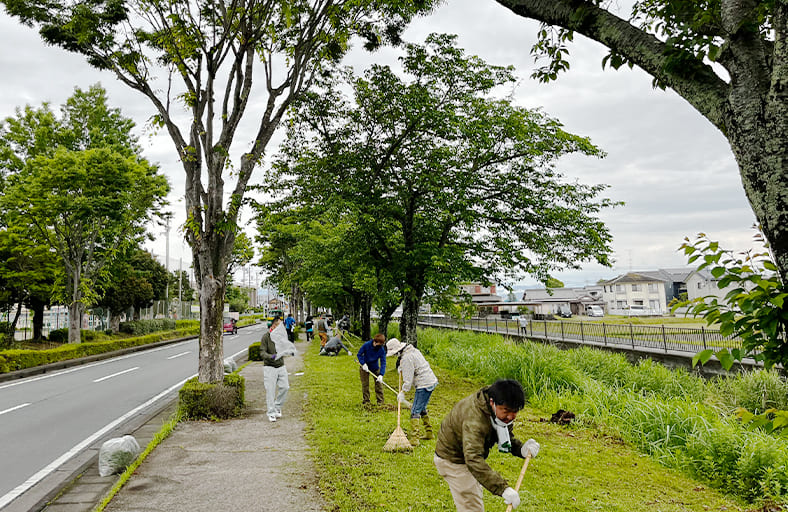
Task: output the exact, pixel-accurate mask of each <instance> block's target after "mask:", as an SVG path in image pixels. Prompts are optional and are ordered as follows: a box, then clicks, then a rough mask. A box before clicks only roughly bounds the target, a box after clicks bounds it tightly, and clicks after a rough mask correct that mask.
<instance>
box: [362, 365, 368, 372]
mask: <svg viewBox="0 0 788 512" xmlns="http://www.w3.org/2000/svg"><path fill="white" fill-rule="evenodd" d="M361 369H362V370H364V371H365V372H367V373H369V366H367V363H364V364H362V365H361Z"/></svg>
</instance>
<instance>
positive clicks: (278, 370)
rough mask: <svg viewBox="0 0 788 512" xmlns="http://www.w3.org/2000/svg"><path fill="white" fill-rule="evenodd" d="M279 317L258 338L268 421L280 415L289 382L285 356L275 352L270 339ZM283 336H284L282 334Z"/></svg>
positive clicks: (274, 345) (274, 419) (272, 341)
mask: <svg viewBox="0 0 788 512" xmlns="http://www.w3.org/2000/svg"><path fill="white" fill-rule="evenodd" d="M280 322H281V319H280V318H279V317H276V318H274V321H273V323H272V324H271V327H270V329H268V331H267V332H266V333H265V334H263V337H262V339H261V340H260V356H261V357H262V358H263V385H264V386H265V401H266V405H267V411H266V412H267V414H268V421H271V422H274V421H276V420H277V419H278V418H281V417H282V405H283V404H284V403H285V399H286V398H287V391H288V390H289V389H290V382H289V381H288V379H287V367H285V358H284V357H283V356H280V355H278V354H277V353H276V344H275V343H274V340H272V339H271V333H272V332H273V331H274V329H276V328H277V327H278V326H279V323H280ZM283 337H284V336H283Z"/></svg>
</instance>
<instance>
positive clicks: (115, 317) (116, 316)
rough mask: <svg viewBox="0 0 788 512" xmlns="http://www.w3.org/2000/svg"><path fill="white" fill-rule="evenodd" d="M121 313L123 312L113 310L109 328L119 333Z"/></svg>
mask: <svg viewBox="0 0 788 512" xmlns="http://www.w3.org/2000/svg"><path fill="white" fill-rule="evenodd" d="M120 315H121V313H115V312H114V311H112V312H111V314H110V316H109V328H110V330H112V332H114V333H115V334H117V333H118V332H119V331H120Z"/></svg>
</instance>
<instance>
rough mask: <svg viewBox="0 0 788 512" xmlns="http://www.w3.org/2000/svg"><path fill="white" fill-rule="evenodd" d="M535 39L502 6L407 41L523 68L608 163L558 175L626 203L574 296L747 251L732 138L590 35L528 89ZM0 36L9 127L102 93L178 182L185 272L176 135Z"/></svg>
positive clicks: (31, 34) (81, 73) (63, 66)
mask: <svg viewBox="0 0 788 512" xmlns="http://www.w3.org/2000/svg"><path fill="white" fill-rule="evenodd" d="M537 28H538V24H537V23H535V22H533V21H529V20H526V19H524V18H521V17H518V16H516V15H514V14H512V13H511V12H510V11H508V10H506V9H504V8H502V7H500V6H499V5H498V4H497V3H495V2H493V1H492V0H449V1H447V2H445V3H444V4H443V5H442V7H441V8H440V9H438V10H437V11H436V12H435V13H434V14H433V15H431V16H429V17H426V18H420V19H418V20H416V21H415V22H414V23H412V24H411V26H410V28H409V29H408V31H407V32H406V35H405V38H406V40H409V41H413V42H422V41H423V40H424V38H425V36H426V35H427V34H429V33H430V32H445V33H452V34H457V35H458V36H459V39H458V44H459V46H460V47H462V48H464V49H465V50H466V52H468V53H469V54H475V55H478V56H480V57H481V58H483V59H484V60H486V61H487V62H489V63H491V64H497V65H513V66H514V67H515V68H516V69H517V71H518V73H519V75H520V76H521V77H522V82H521V84H520V86H519V87H518V89H517V91H516V94H515V98H516V99H515V101H516V103H518V104H519V105H522V106H526V107H529V108H541V109H542V110H544V111H545V112H546V113H547V114H549V115H550V116H552V117H555V118H557V119H559V120H560V121H561V122H562V123H563V124H564V126H565V129H566V130H567V131H569V132H572V133H575V134H578V135H583V136H587V137H590V138H591V140H592V142H593V143H594V144H596V145H597V146H599V147H601V148H602V149H603V150H604V151H605V152H606V153H607V157H606V158H604V159H601V160H597V159H591V158H570V159H566V160H564V161H562V162H561V165H560V168H561V170H562V172H563V173H564V174H565V175H566V176H567V177H568V178H569V179H577V180H579V181H581V182H583V183H589V184H591V183H605V184H608V185H610V188H609V189H608V190H607V196H608V197H610V198H612V199H614V200H617V201H624V202H625V203H626V205H625V206H622V207H619V208H616V209H614V210H611V211H608V212H606V213H605V214H603V220H604V221H605V222H606V224H607V226H608V227H609V229H610V231H611V233H612V234H613V237H614V242H613V249H614V251H615V254H614V259H615V261H616V263H615V266H614V268H612V269H610V268H604V267H600V266H598V265H593V264H589V265H586V266H585V267H584V269H583V270H582V271H579V272H578V271H572V272H566V273H561V274H557V275H556V277H558V278H559V279H561V280H563V281H564V282H565V283H566V284H567V285H568V286H582V285H584V284H592V283H595V282H596V281H597V280H598V279H600V278H605V279H609V278H613V277H615V276H616V275H618V274H621V273H624V272H627V271H629V270H651V269H656V268H673V267H683V266H686V258H685V257H684V256H683V255H682V254H680V253H679V252H677V249H678V247H679V245H681V243H682V241H683V239H684V237H685V236H689V237H690V238H693V237H694V236H695V235H696V234H697V233H699V232H705V233H707V234H708V235H709V236H710V237H712V238H714V239H717V240H720V241H721V242H722V243H723V246H726V247H730V248H733V249H736V250H744V249H747V248H749V247H750V246H751V242H752V236H753V234H754V231H753V230H752V229H751V226H752V225H753V223H754V222H755V218H754V215H753V214H752V210H751V209H750V207H749V204H748V202H747V200H746V198H745V196H744V191H743V189H742V185H741V180H740V178H739V174H738V168H737V166H736V163H735V160H734V158H733V155H732V153H731V150H730V147H729V146H728V143H727V141H726V139H725V138H724V137H723V136H722V134H721V133H720V132H719V131H717V129H716V128H714V127H713V126H712V125H711V124H710V123H709V122H708V121H706V120H705V119H704V118H703V117H701V116H700V114H698V113H697V112H696V111H695V110H694V109H693V108H692V107H691V106H690V105H689V104H688V103H686V102H685V101H684V100H683V99H681V98H680V97H678V95H676V94H675V93H673V92H672V91H660V90H655V89H652V87H651V78H650V77H649V76H648V75H646V74H645V73H644V72H642V71H640V70H639V69H633V70H630V69H628V68H622V69H621V70H619V71H611V70H607V71H603V70H602V69H601V59H602V57H603V56H604V55H605V51H604V49H603V48H602V47H601V46H600V45H598V44H596V43H594V42H591V41H589V40H586V39H583V38H581V37H580V36H577V37H576V38H575V43H574V44H573V45H572V47H571V52H572V53H571V55H570V62H571V69H570V71H569V72H568V73H565V74H564V75H563V76H561V77H560V78H559V80H558V81H557V82H552V83H549V84H542V83H539V82H537V81H536V80H533V79H531V78H529V76H530V74H531V72H532V71H533V69H534V68H535V67H536V64H534V61H533V58H532V57H531V55H530V48H531V46H532V44H533V42H534V40H535V33H536V30H537ZM0 34H2V35H0V38H2V43H3V44H2V47H3V51H2V53H0V70H2V72H3V73H2V79H1V80H0V117H2V118H5V117H7V116H10V115H13V113H14V109H15V108H16V107H18V106H23V105H25V104H30V105H32V106H35V107H38V106H40V105H41V103H43V102H49V103H51V104H52V105H53V107H58V106H59V105H60V104H62V103H63V102H64V101H65V100H66V99H67V98H68V97H69V96H71V95H72V94H73V91H74V87H80V88H83V89H85V88H88V87H90V86H91V85H93V84H95V83H96V82H101V84H102V85H103V86H104V88H105V89H107V91H108V95H109V101H110V104H111V106H115V107H118V108H120V109H121V110H122V112H123V114H124V115H126V116H128V117H131V118H132V119H134V120H135V121H136V122H137V125H138V129H139V133H140V135H141V142H142V144H143V147H144V148H145V156H146V157H147V158H148V159H150V160H152V161H155V162H158V163H159V164H160V165H161V167H162V169H163V171H164V172H165V173H166V174H167V176H168V177H169V179H170V183H171V185H172V193H171V195H170V200H171V203H172V206H171V208H172V211H173V213H174V222H173V229H172V230H171V233H170V244H169V247H170V269H171V270H175V269H176V268H177V266H178V260H179V257H180V256H181V255H183V260H184V266H186V265H187V263H186V262H187V261H189V260H190V256H189V250H188V247H187V246H186V244H185V243H184V242H182V239H181V237H180V236H179V234H178V232H177V229H176V228H177V226H179V225H180V224H181V223H183V220H184V218H185V215H184V206H183V201H182V200H181V199H180V198H181V197H182V196H183V191H184V187H183V171H182V169H181V167H180V164H179V163H178V161H177V159H176V158H175V155H174V150H173V147H172V143H171V142H170V140H169V137H168V136H167V135H166V133H164V132H162V133H160V134H151V133H149V132H146V131H144V129H143V128H144V126H145V125H146V121H147V119H148V118H150V116H151V115H152V113H153V110H152V107H151V106H149V103H148V100H147V99H146V98H144V97H142V96H141V95H140V94H138V93H136V92H134V91H132V90H131V89H128V88H127V87H125V86H124V85H122V84H120V83H119V82H118V81H117V80H115V79H114V78H113V76H112V75H111V74H109V73H99V72H97V71H96V70H94V69H92V68H90V67H89V66H88V65H87V64H86V63H85V61H84V59H83V58H82V57H80V56H77V55H74V54H70V53H67V52H65V51H64V50H60V49H58V48H53V47H47V46H45V45H44V44H43V43H42V42H41V41H40V39H39V36H38V34H37V33H36V31H35V30H34V29H30V28H27V27H24V26H22V25H20V24H19V23H18V22H16V21H15V20H14V19H11V18H10V17H9V16H8V15H7V14H5V13H4V12H3V13H2V14H0ZM396 55H397V52H396V51H394V50H384V51H379V52H376V53H375V54H368V53H366V52H363V51H361V50H359V51H354V52H352V53H351V54H350V55H349V56H348V58H347V59H346V63H348V64H351V65H353V66H354V67H356V68H357V70H358V71H361V70H363V69H364V68H365V67H366V66H368V65H369V64H370V63H372V62H385V63H394V62H395V58H396ZM272 151H273V148H270V149H269V151H268V153H269V154H270V153H271V152H272ZM247 217H248V216H247ZM151 231H152V232H153V234H154V235H155V236H156V240H155V241H153V242H150V243H149V244H147V248H148V249H150V250H151V251H153V252H154V253H156V254H157V255H159V256H163V255H164V254H165V251H166V245H167V244H166V242H165V236H164V230H163V229H162V228H155V227H152V228H151ZM240 277H241V276H240V275H239V276H237V278H240ZM526 282H527V281H526Z"/></svg>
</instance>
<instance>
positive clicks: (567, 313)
mask: <svg viewBox="0 0 788 512" xmlns="http://www.w3.org/2000/svg"><path fill="white" fill-rule="evenodd" d="M558 316H560V317H561V318H572V309H571V308H570V307H569V306H560V307H559V308H558Z"/></svg>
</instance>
